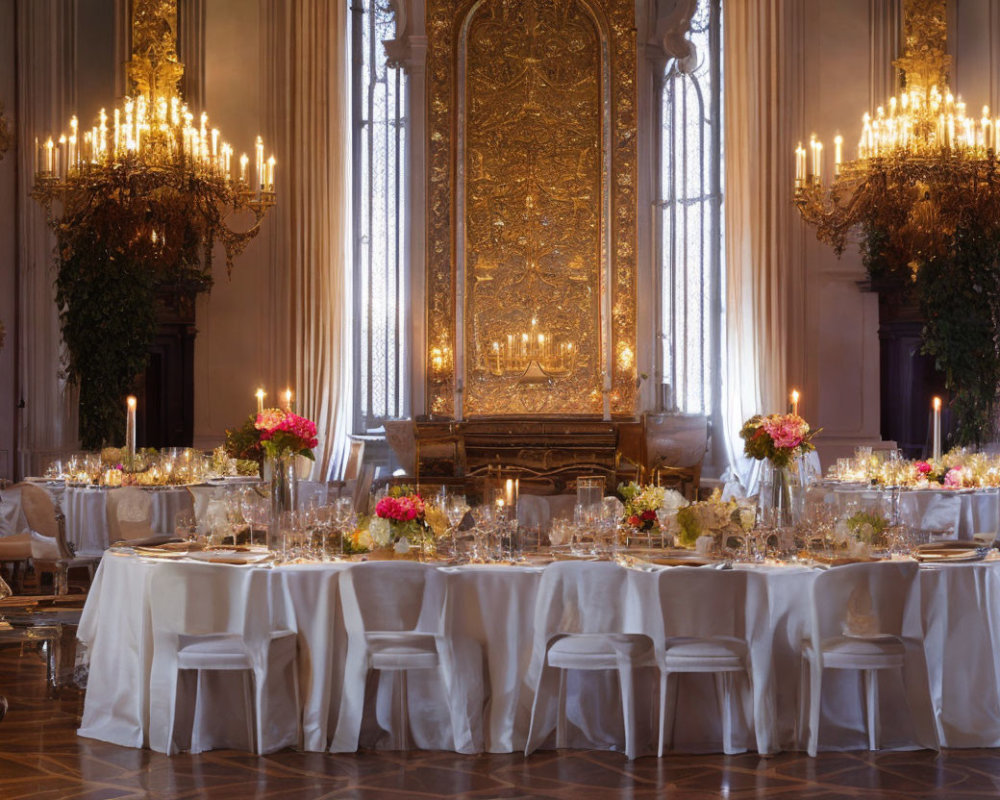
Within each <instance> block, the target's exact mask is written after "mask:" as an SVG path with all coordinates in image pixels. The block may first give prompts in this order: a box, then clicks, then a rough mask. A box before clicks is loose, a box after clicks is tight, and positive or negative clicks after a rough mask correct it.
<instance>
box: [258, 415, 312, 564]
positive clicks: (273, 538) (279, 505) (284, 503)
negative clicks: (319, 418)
mask: <svg viewBox="0 0 1000 800" xmlns="http://www.w3.org/2000/svg"><path fill="white" fill-rule="evenodd" d="M254 428H255V429H256V430H258V431H260V447H261V449H262V450H263V452H264V454H265V455H266V456H267V459H268V461H270V464H271V527H270V530H269V532H268V547H269V548H270V549H278V548H280V541H279V540H280V537H281V515H282V514H283V513H284V512H287V511H294V510H295V508H296V507H297V506H298V474H297V470H296V465H295V457H296V456H304V457H305V458H308V459H310V460H315V456H314V455H313V448H314V447H315V446H316V445H317V444H318V443H319V440H318V439H317V438H316V423H315V422H313V421H312V420H309V419H306V418H305V417H300V416H299V415H298V414H293V413H292V412H291V411H285V410H283V409H280V408H265V409H264V410H263V411H261V412H260V413H258V414H257V418H256V419H255V420H254Z"/></svg>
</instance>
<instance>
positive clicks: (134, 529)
mask: <svg viewBox="0 0 1000 800" xmlns="http://www.w3.org/2000/svg"><path fill="white" fill-rule="evenodd" d="M108 538H109V539H110V540H111V543H112V544H114V543H115V542H124V541H128V542H133V543H135V544H141V543H145V544H148V543H151V541H152V540H157V539H166V538H169V537H163V536H161V537H157V536H156V534H155V532H154V531H153V500H152V497H151V496H150V494H149V492H145V491H143V490H142V489H139V488H138V487H136V486H125V487H122V488H121V489H112V490H111V491H110V492H108Z"/></svg>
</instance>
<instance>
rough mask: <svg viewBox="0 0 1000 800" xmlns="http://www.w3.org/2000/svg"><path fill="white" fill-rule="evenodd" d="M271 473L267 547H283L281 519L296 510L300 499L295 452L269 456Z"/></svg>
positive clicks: (279, 548)
mask: <svg viewBox="0 0 1000 800" xmlns="http://www.w3.org/2000/svg"><path fill="white" fill-rule="evenodd" d="M267 461H268V467H270V473H271V524H270V526H269V527H268V531H267V549H268V550H272V551H275V552H280V551H282V549H283V543H282V535H281V520H282V518H283V517H284V516H285V515H286V514H287V512H289V511H295V510H296V508H297V506H298V499H299V477H298V474H297V471H296V469H295V454H294V453H290V454H288V455H282V456H277V457H275V458H272V457H270V456H269V457H268V459H267Z"/></svg>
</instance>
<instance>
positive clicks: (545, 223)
mask: <svg viewBox="0 0 1000 800" xmlns="http://www.w3.org/2000/svg"><path fill="white" fill-rule="evenodd" d="M633 18H634V9H633V5H632V2H630V0H475V2H472V3H456V2H455V0H429V2H428V8H427V25H428V41H429V54H428V128H429V137H430V138H429V143H428V145H429V150H428V155H429V185H428V254H427V256H428V258H427V270H428V274H427V314H428V316H427V321H428V353H427V375H428V398H427V399H428V408H429V410H431V411H432V412H434V413H437V414H456V415H459V416H461V415H462V414H464V415H474V416H486V415H496V414H525V413H529V414H535V413H540V414H553V413H558V414H600V413H601V412H602V410H610V411H613V412H614V413H617V414H630V415H631V414H633V413H634V411H635V402H636V380H635V378H636V374H635V339H636V332H635V237H636V232H635V215H636V209H635V83H634V75H635V43H634V31H633V22H632V20H633ZM606 373H610V379H609V380H608V381H607V383H606V382H605V374H606ZM606 388H607V391H605V389H606Z"/></svg>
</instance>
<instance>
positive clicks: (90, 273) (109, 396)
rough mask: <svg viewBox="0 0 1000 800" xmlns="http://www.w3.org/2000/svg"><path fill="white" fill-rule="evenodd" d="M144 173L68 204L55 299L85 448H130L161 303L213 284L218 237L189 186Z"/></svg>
mask: <svg viewBox="0 0 1000 800" xmlns="http://www.w3.org/2000/svg"><path fill="white" fill-rule="evenodd" d="M159 177H162V176H150V175H149V174H147V173H143V172H141V171H130V170H120V171H104V172H100V173H96V174H95V177H94V178H93V180H92V182H91V183H89V184H87V185H85V186H82V187H81V188H80V189H79V190H78V191H76V192H74V193H72V194H69V195H68V196H66V197H64V198H63V213H62V216H61V217H60V218H58V219H56V220H54V221H53V227H54V229H55V232H56V238H57V247H58V250H57V263H58V275H57V278H56V302H57V304H58V306H59V314H60V322H61V325H62V334H63V340H64V341H65V343H66V347H67V350H68V352H69V377H70V378H71V379H72V380H74V381H76V382H78V383H79V386H80V425H79V434H80V444H81V446H82V447H84V448H85V449H88V450H98V449H100V448H101V447H102V446H104V445H109V444H122V443H123V439H124V432H125V396H126V395H127V394H128V393H129V391H130V390H131V389H132V387H133V385H134V382H135V379H136V377H137V376H138V375H139V374H140V373H141V372H142V371H143V370H145V368H146V366H147V365H148V362H149V348H150V346H151V345H152V343H153V339H154V337H155V336H156V326H157V322H156V305H157V300H158V298H159V297H160V296H161V295H162V294H164V293H165V292H171V293H175V294H178V295H187V296H190V297H193V296H194V295H195V294H197V293H198V292H201V291H207V290H208V289H209V288H210V286H211V284H212V281H211V256H210V248H211V240H210V238H208V239H206V237H205V235H204V233H203V231H202V230H201V229H200V228H199V224H198V220H199V214H201V213H202V210H201V209H200V208H196V207H195V204H196V203H197V202H198V201H197V198H196V197H195V196H194V195H193V194H189V193H187V192H185V191H184V187H183V186H171V185H165V184H164V183H163V182H162V181H160V180H159Z"/></svg>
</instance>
